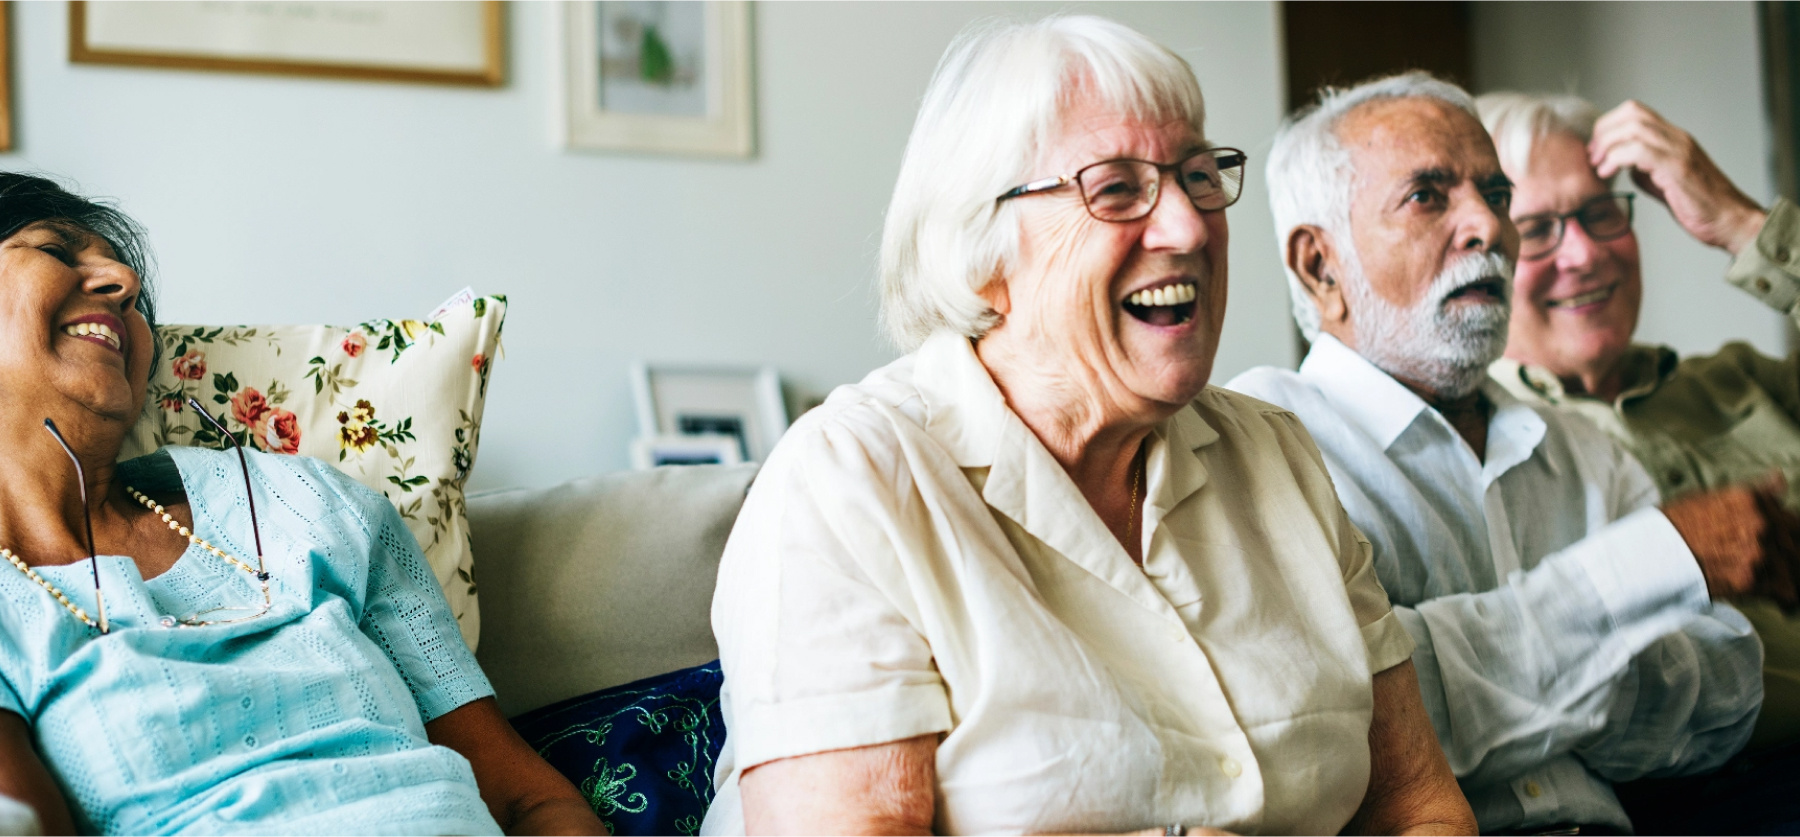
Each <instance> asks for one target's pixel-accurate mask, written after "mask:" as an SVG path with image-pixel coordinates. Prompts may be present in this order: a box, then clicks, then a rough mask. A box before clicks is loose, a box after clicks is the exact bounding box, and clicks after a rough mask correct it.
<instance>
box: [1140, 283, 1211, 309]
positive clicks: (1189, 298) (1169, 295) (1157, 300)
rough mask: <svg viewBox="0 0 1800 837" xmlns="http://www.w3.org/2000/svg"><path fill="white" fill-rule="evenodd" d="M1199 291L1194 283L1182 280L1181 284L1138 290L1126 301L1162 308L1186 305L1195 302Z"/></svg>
mask: <svg viewBox="0 0 1800 837" xmlns="http://www.w3.org/2000/svg"><path fill="white" fill-rule="evenodd" d="M1199 293H1200V289H1199V288H1196V287H1194V283H1192V282H1182V283H1181V284H1179V285H1164V286H1162V287H1160V288H1151V289H1148V290H1142V291H1138V292H1137V293H1135V294H1132V295H1131V296H1128V297H1126V298H1125V301H1126V302H1129V303H1131V304H1132V305H1136V306H1138V307H1140V308H1161V307H1163V306H1166V305H1185V304H1187V303H1189V302H1193V301H1194V297H1196V296H1198V295H1199Z"/></svg>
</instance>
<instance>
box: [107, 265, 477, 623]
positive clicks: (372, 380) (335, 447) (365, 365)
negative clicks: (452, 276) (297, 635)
mask: <svg viewBox="0 0 1800 837" xmlns="http://www.w3.org/2000/svg"><path fill="white" fill-rule="evenodd" d="M505 317H506V298H505V297H503V296H487V297H478V298H476V299H474V300H473V301H472V302H470V303H467V304H463V305H460V306H457V307H455V308H453V309H451V310H448V311H445V312H443V313H442V315H441V316H439V318H438V319H437V320H436V321H434V322H423V321H420V320H370V321H368V322H365V323H362V324H361V325H356V326H349V327H338V326H324V325H303V326H211V325H207V326H201V325H163V326H160V327H159V328H158V329H157V336H158V338H159V339H160V340H161V342H162V349H163V360H162V362H161V363H160V364H159V365H158V368H157V369H156V370H155V372H154V373H153V374H152V375H151V377H150V391H149V398H148V403H147V404H146V405H145V408H144V417H143V418H142V419H140V420H139V421H138V424H137V426H136V427H135V428H134V429H133V432H132V434H131V436H130V438H129V440H128V441H127V443H126V446H125V451H124V453H123V457H131V456H137V455H139V454H143V453H148V452H150V451H153V450H156V449H157V448H159V447H161V446H163V445H198V446H203V447H210V448H225V447H228V446H229V443H228V442H227V441H226V440H225V439H224V438H222V437H221V436H220V435H219V432H218V431H217V430H215V429H214V428H213V427H212V426H211V425H210V424H207V423H206V421H205V420H204V419H202V418H201V417H200V416H198V415H196V414H195V413H194V411H193V409H192V408H191V407H190V406H188V404H187V403H186V401H187V399H188V398H190V397H191V398H196V399H198V400H199V401H200V403H201V404H202V405H204V406H206V407H207V409H208V410H209V411H210V412H211V413H212V415H213V417H214V418H216V419H218V421H219V423H220V424H222V425H224V427H225V429H226V431H227V432H229V433H231V435H232V436H233V438H235V439H236V440H237V442H238V443H239V444H241V445H244V446H245V447H246V448H252V449H255V450H261V451H265V452H268V453H276V454H298V455H301V456H315V457H318V458H320V459H323V460H325V461H326V462H329V463H331V464H333V465H335V466H337V467H338V469H340V470H342V471H343V472H344V473H346V474H349V475H350V476H351V477H353V478H354V479H356V480H357V481H359V482H361V483H362V484H364V485H367V486H368V487H370V488H373V489H375V490H376V491H379V492H381V493H382V494H383V495H385V496H386V497H387V498H388V500H389V501H391V502H392V503H393V504H394V508H395V509H397V510H398V511H399V512H400V516H401V518H402V519H404V520H405V521H406V525H407V528H408V529H409V530H411V531H412V533H413V536H414V537H415V538H417V539H418V541H419V546H420V547H421V548H422V549H423V550H424V553H425V560H426V561H427V562H428V563H430V565H431V569H432V571H433V572H434V573H436V574H437V579H438V582H439V583H440V584H441V585H443V588H444V597H445V598H446V599H447V600H449V602H450V609H451V611H452V612H454V613H455V614H456V620H457V623H458V624H459V625H460V626H461V628H462V633H463V639H464V640H465V641H467V642H468V644H469V647H470V648H474V647H475V644H476V640H477V638H478V636H479V633H480V628H481V617H480V612H479V610H478V609H477V606H476V598H475V592H476V591H475V579H474V564H473V558H472V554H471V551H470V547H469V524H468V513H467V511H466V509H465V508H464V505H463V483H464V482H465V481H466V480H467V479H468V476H469V469H470V468H471V467H473V466H474V464H475V450H476V446H477V442H478V440H479V438H480V434H481V413H482V405H483V403H484V402H485V399H486V396H487V381H488V371H489V369H490V368H491V367H492V364H493V357H494V353H495V352H496V351H497V350H498V348H499V345H500V327H501V325H502V323H503V322H504V320H505Z"/></svg>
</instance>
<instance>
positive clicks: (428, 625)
mask: <svg viewBox="0 0 1800 837" xmlns="http://www.w3.org/2000/svg"><path fill="white" fill-rule="evenodd" d="M344 483H345V485H343V486H340V490H343V491H345V492H346V494H348V495H349V497H348V499H349V500H350V501H351V502H352V503H355V504H356V505H357V506H359V507H360V508H359V509H358V511H359V512H361V513H362V515H363V517H364V519H365V520H366V521H367V525H368V527H369V542H368V547H369V576H368V579H369V581H368V598H367V599H366V600H365V601H364V604H363V614H362V621H361V623H360V624H359V625H358V627H359V628H360V629H361V630H362V632H363V634H364V635H366V636H368V637H369V638H370V639H372V640H374V641H375V644H376V645H379V646H381V650H382V653H384V654H386V655H387V657H388V659H389V660H390V661H391V662H393V664H394V668H395V669H396V670H397V671H399V672H400V677H401V679H402V680H404V681H406V687H407V689H409V690H410V691H411V692H412V696H413V700H414V701H415V702H416V703H417V704H418V706H419V714H420V715H422V716H423V717H424V719H425V720H426V721H427V722H429V721H432V720H434V719H436V718H438V717H440V716H442V715H444V714H445V713H447V712H449V711H450V710H452V709H455V708H457V707H459V706H462V705H464V704H467V703H469V702H471V701H474V700H478V699H480V698H484V697H488V696H490V695H492V694H493V693H494V689H493V687H492V686H490V685H488V681H487V676H486V675H484V674H482V673H481V666H480V665H479V664H477V663H476V662H475V654H474V652H472V651H470V650H469V646H468V645H467V644H465V643H464V642H463V639H462V632H461V631H460V630H458V629H457V626H456V617H455V616H453V615H452V614H451V613H450V605H449V603H448V602H446V601H445V600H444V592H443V590H442V589H441V588H439V587H438V582H437V577H436V576H434V575H433V574H432V572H431V568H430V566H429V565H427V564H426V563H425V556H424V555H423V554H422V553H421V552H420V551H419V544H418V542H417V541H415V540H414V539H413V536H412V533H411V532H409V531H407V529H406V524H405V523H404V522H402V521H401V520H400V515H399V513H398V512H396V511H394V507H393V505H391V504H390V503H388V501H387V498H385V497H382V496H381V495H379V494H376V493H375V492H373V491H371V490H369V489H368V488H365V487H363V486H362V485H361V484H358V483H354V482H351V481H350V480H348V479H345V480H344Z"/></svg>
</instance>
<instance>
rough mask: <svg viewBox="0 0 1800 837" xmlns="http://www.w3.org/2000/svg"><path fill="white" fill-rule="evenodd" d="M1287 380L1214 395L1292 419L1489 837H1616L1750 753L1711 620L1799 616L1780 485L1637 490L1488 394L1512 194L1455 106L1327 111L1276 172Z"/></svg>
mask: <svg viewBox="0 0 1800 837" xmlns="http://www.w3.org/2000/svg"><path fill="white" fill-rule="evenodd" d="M1268 175H1269V182H1270V190H1271V193H1272V198H1273V208H1274V213H1275V227H1276V230H1277V234H1278V238H1279V242H1280V244H1281V247H1282V255H1283V259H1284V263H1285V265H1286V268H1287V272H1288V276H1289V279H1290V284H1291V288H1292V291H1293V296H1294V316H1295V319H1296V320H1297V321H1298V322H1299V323H1300V325H1301V328H1302V329H1303V330H1304V331H1305V332H1306V334H1307V336H1308V338H1309V339H1311V340H1312V341H1313V347H1312V351H1311V353H1310V354H1309V355H1308V356H1307V358H1306V361H1305V363H1303V364H1302V365H1301V367H1300V369H1299V371H1298V372H1293V371H1288V370H1279V369H1273V368H1266V367H1265V368H1261V369H1255V370H1251V371H1250V372H1247V373H1245V374H1243V375H1241V376H1239V377H1238V378H1237V379H1236V380H1234V381H1232V382H1231V383H1229V384H1227V386H1228V387H1230V388H1232V389H1237V390H1239V391H1241V392H1245V393H1248V394H1250V395H1253V396H1256V397H1258V398H1262V399H1264V400H1267V401H1271V402H1274V403H1276V404H1279V405H1281V406H1283V407H1286V408H1288V409H1290V410H1292V411H1294V412H1295V413H1296V414H1298V415H1299V417H1300V419H1301V420H1302V421H1303V422H1304V423H1305V424H1306V426H1307V429H1308V430H1310V431H1311V432H1312V434H1313V436H1314V438H1315V439H1316V441H1317V442H1318V445H1319V448H1320V451H1321V453H1322V454H1323V455H1324V459H1325V463H1326V465H1327V467H1328V468H1329V470H1330V472H1331V475H1332V479H1333V481H1334V482H1335V484H1336V487H1337V491H1338V494H1339V497H1340V499H1341V500H1342V501H1343V503H1344V507H1345V509H1346V510H1348V511H1349V513H1350V517H1351V519H1352V520H1354V521H1355V523H1356V525H1357V527H1358V528H1359V529H1361V530H1362V531H1363V532H1364V533H1365V534H1366V535H1367V536H1368V538H1369V540H1370V542H1371V544H1372V546H1373V549H1374V557H1375V568H1376V573H1377V575H1378V576H1379V577H1380V579H1381V582H1382V585H1383V586H1384V587H1386V589H1387V592H1388V594H1389V596H1390V598H1391V599H1392V601H1393V603H1394V605H1395V607H1394V612H1395V613H1396V614H1397V615H1399V617H1400V619H1401V622H1402V624H1404V625H1405V626H1406V628H1407V631H1408V632H1409V633H1410V634H1411V635H1412V637H1413V639H1414V640H1415V642H1416V643H1417V650H1416V651H1415V652H1414V655H1413V662H1414V664H1415V666H1416V667H1417V669H1418V673H1419V682H1420V688H1421V690H1422V692H1423V696H1424V702H1425V706H1426V711H1427V712H1428V713H1429V714H1430V716H1431V721H1432V724H1433V726H1434V727H1435V728H1436V731H1437V734H1438V739H1439V741H1440V742H1441V743H1442V744H1443V746H1444V750H1445V753H1446V755H1447V756H1449V760H1450V765H1451V768H1452V769H1453V770H1454V771H1455V773H1456V775H1457V777H1458V779H1459V780H1460V781H1461V783H1462V787H1463V791H1464V793H1466V794H1467V795H1468V798H1469V802H1470V804H1471V805H1472V806H1473V807H1474V810H1475V814H1476V818H1477V819H1478V820H1479V821H1480V824H1481V829H1482V831H1484V832H1489V833H1492V832H1496V831H1499V832H1504V831H1533V832H1542V831H1545V830H1551V829H1564V828H1569V827H1577V828H1579V829H1580V830H1582V831H1588V832H1592V831H1599V832H1602V833H1605V832H1621V831H1629V830H1630V829H1631V823H1630V821H1629V820H1628V819H1627V818H1626V815H1625V813H1624V811H1623V810H1622V809H1621V808H1620V806H1619V802H1618V799H1617V798H1616V796H1615V795H1614V793H1613V791H1612V788H1611V782H1614V781H1620V780H1624V779H1630V778H1636V777H1639V776H1645V775H1660V774H1680V773H1688V772H1696V771H1703V770H1707V769H1710V768H1713V767H1715V766H1717V765H1718V764H1720V763H1722V762H1724V761H1725V760H1726V759H1727V758H1729V757H1730V756H1731V755H1732V754H1733V753H1735V752H1736V751H1737V750H1738V748H1740V747H1742V746H1743V744H1744V741H1745V739H1746V738H1748V736H1749V735H1750V731H1751V727H1752V726H1753V724H1754V723H1755V720H1756V714H1757V709H1758V707H1759V705H1760V704H1761V701H1762V682H1761V677H1760V667H1761V663H1762V647H1761V645H1760V643H1759V642H1758V640H1757V638H1756V634H1755V633H1754V632H1753V631H1752V630H1751V628H1750V625H1749V624H1748V623H1747V622H1746V621H1745V620H1744V618H1743V616H1742V615H1741V614H1739V613H1738V612H1737V611H1735V610H1733V609H1732V608H1731V607H1730V606H1728V605H1725V604H1721V603H1715V602H1714V601H1713V600H1712V599H1713V597H1715V596H1731V595H1738V594H1742V593H1745V592H1748V591H1752V590H1755V591H1767V592H1772V593H1773V594H1775V595H1777V596H1778V597H1785V598H1786V600H1787V601H1789V602H1790V603H1791V602H1792V601H1793V600H1794V589H1793V583H1792V572H1793V570H1794V566H1793V564H1794V557H1793V550H1792V549H1791V542H1789V543H1787V544H1786V547H1787V548H1779V547H1778V546H1777V545H1775V544H1774V543H1773V541H1774V540H1775V539H1777V538H1784V537H1788V538H1791V537H1792V535H1793V533H1794V531H1795V528H1796V527H1795V521H1794V520H1793V519H1792V518H1791V517H1789V516H1787V515H1786V513H1785V512H1784V511H1783V510H1782V509H1781V508H1780V506H1779V504H1778V503H1777V502H1775V501H1774V498H1773V496H1772V495H1773V492H1774V488H1773V487H1771V488H1769V489H1766V490H1764V491H1763V492H1761V493H1759V492H1757V491H1753V490H1750V489H1747V488H1733V489H1725V490H1720V491H1715V492H1707V493H1701V494H1696V495H1692V496H1690V497H1688V498H1684V499H1683V500H1681V501H1679V502H1676V503H1673V504H1670V505H1668V506H1666V507H1664V508H1661V509H1659V508H1657V507H1656V502H1657V491H1656V485H1655V483H1653V482H1652V481H1651V480H1650V478H1649V476H1648V475H1647V474H1646V473H1645V472H1644V470H1643V468H1642V467H1641V466H1640V465H1638V464H1637V462H1636V461H1635V460H1633V459H1632V457H1631V456H1630V454H1629V453H1627V452H1626V451H1625V450H1624V449H1623V448H1622V447H1620V446H1619V445H1618V444H1617V443H1615V442H1614V441H1612V440H1611V439H1610V438H1608V437H1607V436H1606V435H1605V434H1604V433H1602V432H1601V431H1600V430H1599V429H1598V428H1595V427H1594V426H1592V425H1591V424H1589V423H1587V422H1585V421H1583V420H1581V419H1580V418H1579V417H1575V416H1573V415H1570V414H1565V413H1562V412H1559V411H1557V410H1556V409H1554V408H1549V407H1539V406H1533V405H1529V404H1525V403H1523V402H1521V401H1519V400H1518V399H1516V398H1514V397H1512V396H1511V395H1509V394H1508V393H1507V392H1506V391H1505V390H1504V389H1503V388H1501V387H1500V386H1498V385H1497V384H1494V383H1491V382H1489V380H1488V378H1487V366H1488V364H1489V363H1491V362H1492V361H1494V360H1495V359H1496V358H1498V357H1499V356H1500V354H1501V351H1502V350H1503V349H1504V347H1505V345H1506V335H1507V323H1508V314H1509V311H1508V298H1509V294H1510V293H1511V278H1512V272H1513V266H1514V262H1515V260H1516V258H1517V256H1518V248H1519V239H1518V232H1517V230H1516V229H1515V228H1514V227H1513V225H1512V223H1511V221H1510V219H1509V218H1508V206H1509V203H1510V201H1511V192H1512V184H1511V182H1510V181H1508V180H1507V178H1506V175H1505V174H1504V173H1503V172H1502V170H1501V167H1500V163H1499V160H1498V158H1497V157H1496V155H1495V152H1494V146H1493V143H1492V142H1491V141H1490V140H1489V139H1488V135H1487V133H1486V132H1485V131H1484V130H1483V129H1482V127H1481V123H1480V122H1479V121H1478V119H1477V117H1476V113H1475V107H1474V103H1473V102H1472V101H1471V100H1470V98H1469V96H1468V94H1467V93H1465V92H1464V91H1462V90H1461V89H1460V88H1457V87H1455V86H1453V85H1450V84H1446V83H1444V82H1441V81H1438V80H1436V79H1433V78H1431V77H1430V76H1428V75H1425V74H1423V73H1411V74H1406V75H1401V76H1394V77H1390V78H1386V79H1381V80H1378V81H1374V82H1370V83H1367V84H1364V85H1361V86H1358V87H1354V88H1351V89H1348V90H1328V91H1326V92H1325V93H1324V94H1323V95H1322V96H1321V99H1320V102H1319V103H1318V104H1317V105H1316V106H1314V107H1313V108H1310V109H1308V110H1306V111H1302V112H1301V113H1299V114H1297V115H1296V116H1295V117H1294V118H1292V119H1290V120H1289V121H1288V122H1287V123H1286V124H1285V125H1284V126H1283V127H1282V129H1281V130H1280V131H1279V132H1278V133H1277V135H1276V139H1275V144H1274V148H1273V150H1272V151H1271V154H1270V157H1269V164H1268Z"/></svg>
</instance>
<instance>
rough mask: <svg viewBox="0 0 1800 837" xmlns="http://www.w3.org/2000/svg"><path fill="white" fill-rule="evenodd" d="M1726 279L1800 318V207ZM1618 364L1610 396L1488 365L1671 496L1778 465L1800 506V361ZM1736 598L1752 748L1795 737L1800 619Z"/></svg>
mask: <svg viewBox="0 0 1800 837" xmlns="http://www.w3.org/2000/svg"><path fill="white" fill-rule="evenodd" d="M1725 279H1726V281H1728V282H1730V283H1731V284H1733V285H1736V286H1738V287H1739V288H1742V289H1743V290H1744V291H1746V292H1748V293H1750V294H1751V295H1753V296H1755V297H1756V298H1757V299H1760V300H1762V301H1763V302H1764V303H1766V304H1768V305H1769V306H1771V307H1774V308H1776V309H1777V310H1780V311H1781V312H1783V313H1785V314H1787V315H1788V316H1790V317H1794V318H1795V319H1796V320H1797V321H1800V208H1797V207H1795V206H1794V205H1793V204H1791V203H1789V202H1787V201H1785V200H1783V201H1778V202H1777V203H1776V204H1775V207H1774V209H1772V210H1771V211H1770V213H1769V219H1768V220H1767V221H1766V222H1764V224H1763V228H1762V230H1761V231H1759V233H1758V234H1757V237H1756V241H1755V243H1754V244H1753V245H1752V246H1749V247H1745V248H1744V249H1743V250H1742V251H1741V252H1739V253H1738V256H1737V258H1736V259H1734V260H1733V261H1732V263H1731V268H1730V270H1729V271H1728V272H1727V273H1726V275H1725ZM1622 363H1623V364H1624V389H1623V390H1622V391H1620V393H1619V396H1618V398H1616V399H1614V400H1613V401H1612V402H1610V403H1608V402H1605V401H1601V400H1599V399H1596V398H1589V397H1587V396H1585V395H1578V394H1572V393H1568V392H1565V391H1564V390H1563V386H1562V382H1561V381H1559V380H1557V378H1556V375H1554V374H1552V373H1551V372H1550V371H1549V370H1547V369H1542V368H1539V367H1534V366H1523V365H1521V364H1520V363H1519V362H1517V361H1514V360H1511V359H1507V358H1502V359H1500V360H1498V361H1496V362H1495V363H1494V365H1493V366H1492V367H1490V368H1489V369H1488V372H1489V374H1491V375H1492V376H1493V378H1494V379H1495V380H1496V381H1498V382H1499V383H1500V384H1501V385H1502V386H1504V387H1506V389H1507V391H1508V392H1511V393H1512V394H1513V395H1515V396H1517V397H1518V398H1520V399H1522V400H1525V401H1527V402H1530V403H1537V404H1553V405H1556V406H1558V407H1562V408H1564V409H1567V410H1572V411H1574V412H1576V413H1579V414H1581V415H1582V416H1583V417H1585V418H1587V419H1588V420H1590V421H1592V422H1593V423H1594V424H1596V425H1598V426H1599V427H1600V428H1601V429H1602V430H1605V431H1606V432H1607V434H1608V435H1610V436H1612V437H1614V438H1616V439H1618V440H1619V441H1620V442H1621V443H1623V444H1624V445H1625V447H1627V448H1629V449H1630V450H1631V453H1632V455H1633V456H1635V457H1636V458H1637V460H1638V461H1639V462H1641V463H1643V465H1644V468H1645V470H1647V471H1649V472H1650V476H1651V478H1652V479H1654V480H1655V481H1656V487H1657V489H1658V491H1659V493H1660V494H1661V495H1662V499H1663V500H1664V501H1668V500H1672V499H1675V498H1677V497H1680V496H1682V495H1684V494H1688V493H1690V492H1694V491H1701V490H1706V489H1713V488H1720V487H1723V486H1727V485H1735V484H1741V483H1747V482H1753V481H1756V480H1760V479H1762V478H1764V477H1766V476H1767V475H1768V474H1770V473H1771V472H1775V471H1780V472H1782V473H1783V474H1784V475H1785V476H1786V477H1787V482H1788V504H1789V505H1790V506H1792V507H1795V508H1800V357H1796V356H1789V357H1786V358H1772V357H1768V356H1766V355H1764V354H1762V353H1760V352H1758V351H1756V349H1755V348H1753V347H1751V346H1750V345H1749V344H1747V343H1731V344H1728V345H1726V346H1724V347H1723V348H1721V349H1720V350H1719V351H1718V352H1717V353H1716V354H1712V355H1706V356H1696V357H1688V358H1679V357H1677V356H1676V354H1675V351H1674V350H1673V349H1670V348H1668V347H1665V346H1641V345H1639V346H1632V347H1631V348H1629V349H1627V350H1626V353H1625V357H1624V359H1623V361H1622ZM1737 605H1738V609H1739V610H1741V611H1743V613H1744V615H1745V616H1746V617H1749V619H1750V623H1751V624H1752V625H1754V626H1755V627H1756V632H1757V634H1758V635H1759V636H1761V638H1762V641H1763V647H1764V650H1765V654H1766V656H1765V657H1764V660H1763V692H1764V697H1763V709H1762V714H1761V716H1760V717H1759V718H1758V719H1757V722H1756V732H1755V734H1754V735H1752V737H1751V739H1750V748H1751V749H1760V748H1764V747H1773V746H1779V745H1783V744H1789V743H1793V742H1795V741H1800V617H1795V616H1790V615H1787V614H1784V613H1782V612H1781V610H1780V608H1778V607H1776V606H1775V604H1774V603H1773V602H1770V601H1767V600H1763V599H1755V600H1747V601H1742V602H1738V603H1737Z"/></svg>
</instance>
